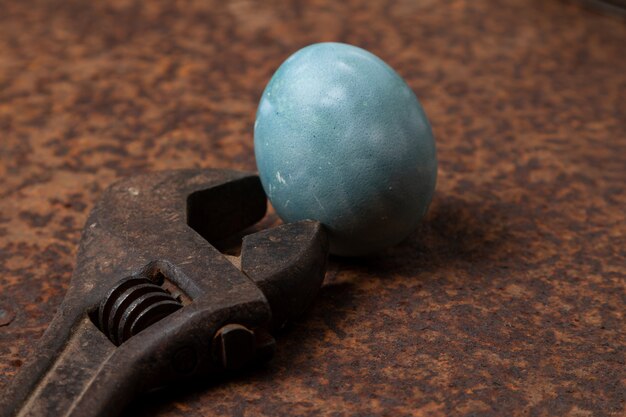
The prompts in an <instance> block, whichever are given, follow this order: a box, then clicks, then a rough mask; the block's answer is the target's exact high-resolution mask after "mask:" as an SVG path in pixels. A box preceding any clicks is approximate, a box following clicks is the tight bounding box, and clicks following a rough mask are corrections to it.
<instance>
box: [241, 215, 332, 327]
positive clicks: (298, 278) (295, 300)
mask: <svg viewBox="0 0 626 417" xmlns="http://www.w3.org/2000/svg"><path fill="white" fill-rule="evenodd" d="M327 258H328V238H327V235H326V231H325V229H324V227H323V226H322V225H321V224H320V223H319V222H317V221H312V220H303V221H299V222H295V223H287V224H284V225H281V226H278V227H275V228H272V229H268V230H263V231H260V232H257V233H254V234H252V235H248V236H246V237H245V238H244V239H243V242H242V247H241V270H242V271H243V272H244V273H245V274H246V275H247V276H248V277H249V278H250V279H251V280H252V281H254V282H255V283H256V284H257V286H258V287H259V288H260V289H261V291H262V292H263V294H264V295H265V297H266V298H267V300H268V302H269V304H270V308H271V310H272V322H271V328H272V330H278V329H280V328H282V327H284V325H285V324H286V323H287V322H289V321H292V320H294V319H295V318H297V317H298V316H299V315H301V314H302V313H303V312H304V311H305V310H306V309H307V308H308V307H309V306H310V305H311V303H312V302H313V299H314V298H315V295H316V294H317V292H318V291H319V288H320V286H321V284H322V281H323V280H324V274H325V272H326V264H327Z"/></svg>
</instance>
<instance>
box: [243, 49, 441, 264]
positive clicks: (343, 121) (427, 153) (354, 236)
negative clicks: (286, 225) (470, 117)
mask: <svg viewBox="0 0 626 417" xmlns="http://www.w3.org/2000/svg"><path fill="white" fill-rule="evenodd" d="M254 150H255V157H256V162H257V167H258V170H259V175H260V177H261V182H262V184H263V187H264V189H265V192H266V194H267V195H268V197H269V200H270V201H271V203H272V205H273V206H274V209H275V210H276V212H277V214H278V215H279V216H280V217H281V218H282V219H283V220H284V221H285V222H293V221H297V220H303V219H314V220H318V221H320V222H321V223H322V224H324V225H325V226H326V228H327V230H328V231H329V236H330V245H331V252H332V253H334V254H337V255H345V256H358V255H365V254H370V253H372V252H377V251H380V250H382V249H384V248H386V247H388V246H391V245H394V244H397V243H398V242H400V241H401V240H403V239H404V238H406V237H407V236H408V235H409V234H410V233H411V232H412V231H414V230H415V229H416V227H417V225H418V224H419V222H420V219H421V218H422V217H423V216H424V214H425V213H426V211H427V210H428V206H429V204H430V201H431V199H432V197H433V193H434V190H435V184H436V178H437V157H436V151H435V141H434V138H433V135H432V131H431V128H430V125H429V123H428V120H427V118H426V115H425V113H424V111H423V109H422V106H421V105H420V103H419V102H418V100H417V97H416V96H415V94H414V93H413V91H412V90H411V88H410V87H409V86H408V85H407V84H406V82H405V81H404V80H403V79H402V78H401V77H400V76H399V75H398V74H397V73H396V72H395V71H394V70H393V69H392V68H391V67H390V66H389V65H387V64H386V63H385V62H384V61H382V60H381V59H380V58H378V57H376V56H375V55H373V54H371V53H370V52H367V51H365V50H364V49H361V48H358V47H355V46H351V45H347V44H341V43H319V44H313V45H310V46H307V47H305V48H303V49H301V50H299V51H297V52H296V53H294V54H293V55H292V56H290V57H289V58H288V59H287V60H286V61H285V62H284V63H283V64H282V65H281V66H280V67H279V68H278V70H277V71H276V72H275V74H274V75H273V77H272V78H271V80H270V82H269V84H268V85H267V87H266V88H265V91H264V92H263V96H262V97H261V101H260V103H259V107H258V110H257V115H256V121H255V125H254Z"/></svg>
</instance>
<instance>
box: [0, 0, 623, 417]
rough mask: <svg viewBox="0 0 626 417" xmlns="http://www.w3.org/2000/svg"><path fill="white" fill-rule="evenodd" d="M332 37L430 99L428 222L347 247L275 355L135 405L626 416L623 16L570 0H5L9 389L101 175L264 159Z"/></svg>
mask: <svg viewBox="0 0 626 417" xmlns="http://www.w3.org/2000/svg"><path fill="white" fill-rule="evenodd" d="M329 40H334V41H343V42H348V43H352V44H356V45H358V46H362V47H365V48H367V49H369V50H371V51H372V52H374V53H376V54H377V55H379V56H380V57H382V58H383V59H384V60H386V61H387V62H388V63H389V64H391V65H392V66H393V67H394V68H396V69H397V70H398V71H399V73H400V74H401V75H403V76H404V77H405V78H406V80H407V81H408V83H409V84H410V85H411V87H412V88H413V89H414V90H415V92H416V93H417V95H418V97H419V98H420V100H421V101H422V104H423V105H424V108H425V109H426V112H427V114H428V116H429V118H430V120H431V122H432V125H433V129H434V132H435V135H436V137H437V146H438V151H439V159H440V170H439V184H438V189H437V194H436V197H435V200H434V202H433V205H432V207H431V210H430V212H429V214H428V216H427V218H426V219H425V221H424V223H423V225H422V226H421V228H420V230H418V231H417V233H415V234H414V235H413V236H412V237H411V238H410V239H409V240H408V241H406V242H405V243H403V244H401V245H399V246H398V247H396V248H393V249H390V250H389V251H387V252H386V253H383V254H380V256H378V257H374V258H370V259H361V260H351V261H347V260H339V259H337V260H334V261H333V262H332V264H331V267H330V271H329V273H328V275H327V281H326V285H325V287H324V289H323V291H322V293H321V295H320V297H319V299H318V301H317V303H316V305H315V306H314V308H313V309H312V310H311V311H310V312H309V313H308V314H307V315H306V316H305V317H304V318H303V319H302V320H301V321H300V322H299V323H296V325H295V326H293V328H292V329H291V330H290V331H288V332H287V333H286V334H284V335H283V336H282V337H281V338H280V340H279V345H278V352H277V356H276V358H275V359H274V360H273V361H272V362H271V363H269V364H268V365H267V366H265V367H264V368H261V369H257V370H253V371H250V372H248V373H246V374H243V375H241V376H239V377H236V378H233V379H232V380H230V381H227V382H224V383H222V384H209V383H206V384H197V385H195V386H192V387H185V388H183V389H176V390H172V391H171V392H167V393H161V394H159V395H151V396H150V395H149V396H146V397H145V398H143V399H141V400H140V401H138V402H137V403H135V404H134V405H133V409H132V410H131V411H129V413H128V415H129V416H130V415H141V416H200V415H202V416H259V415H264V416H274V415H285V416H289V415H294V416H305V415H310V416H356V415H363V416H367V415H387V416H400V415H414V416H443V415H462V416H464V415H467V416H469V415H498V416H510V415H520V416H521V415H530V416H554V415H566V416H591V415H593V416H603V415H615V416H617V415H624V413H625V410H624V408H625V404H624V401H625V398H624V397H625V393H626V371H625V369H626V364H625V356H626V355H625V346H626V325H625V322H624V313H625V309H626V307H625V306H626V249H625V247H626V214H625V212H626V22H625V21H624V20H619V19H617V18H614V17H611V16H605V15H601V14H597V13H595V12H593V11H591V10H588V9H585V8H583V7H581V6H580V5H579V4H578V3H575V2H574V3H571V2H563V1H557V0H553V1H539V0H534V1H533V0H507V1H496V0H471V1H470V0H466V1H463V0H446V1H443V0H421V1H418V0H405V1H395V2H375V1H356V0H351V1H345V2H344V1H337V0H335V1H321V0H319V1H310V2H306V3H305V2H296V1H288V2H280V1H259V2H251V1H242V0H237V1H205V0H196V1H178V2H174V1H166V0H163V1H155V0H146V1H130V0H126V1H123V0H120V1H107V2H104V1H91V0H85V1H79V0H58V1H52V0H50V1H46V0H39V1H37V0H28V1H27V0H19V1H11V0H0V291H1V293H0V309H2V310H3V311H4V314H5V315H4V316H3V317H4V319H5V320H4V321H6V318H7V317H8V316H9V315H12V314H14V315H15V317H14V319H13V320H12V321H11V322H10V323H9V324H8V325H5V326H2V327H0V388H1V387H3V386H6V385H7V384H10V383H11V379H12V376H13V375H14V374H15V373H16V372H17V370H18V369H19V368H20V366H21V365H22V363H23V362H24V361H25V360H26V358H27V357H28V356H29V355H33V354H36V353H37V352H36V343H35V342H36V340H37V338H38V337H40V336H41V334H42V332H43V331H44V329H45V327H46V326H47V323H48V322H49V321H50V319H51V318H52V315H53V314H54V312H55V308H56V307H57V306H58V305H59V303H60V301H61V299H62V298H63V295H64V292H65V290H66V289H67V287H68V284H69V280H70V275H71V271H72V268H73V265H74V256H75V253H76V246H77V242H78V239H79V237H80V230H81V228H82V226H83V222H84V221H85V219H86V216H87V213H88V212H89V210H90V208H91V207H92V205H93V203H94V201H95V200H96V198H97V197H98V195H99V194H100V192H101V191H102V190H103V188H104V187H106V186H107V185H108V184H109V183H111V182H112V181H114V180H115V179H117V178H119V177H121V176H124V175H128V174H133V173H138V172H144V171H148V170H158V169H166V168H180V167H229V168H240V169H246V170H254V169H255V163H254V158H253V147H252V125H253V122H254V112H255V109H256V104H257V102H258V99H259V97H260V94H261V91H262V89H263V88H264V86H265V84H266V82H267V81H268V79H269V77H270V75H271V74H272V73H273V71H274V70H275V69H276V68H277V66H278V65H279V64H280V63H281V62H282V60H284V59H285V58H287V56H288V55H289V54H291V53H292V52H294V51H296V50H297V49H298V48H300V47H302V46H305V45H307V44H309V43H313V42H318V41H329ZM2 321H3V320H2V317H0V322H2Z"/></svg>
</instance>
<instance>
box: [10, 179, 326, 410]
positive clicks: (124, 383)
mask: <svg viewBox="0 0 626 417" xmlns="http://www.w3.org/2000/svg"><path fill="white" fill-rule="evenodd" d="M265 210H266V198H265V195H264V193H263V190H262V187H261V184H260V181H259V179H258V177H256V176H255V175H251V174H245V173H241V172H235V171H223V170H183V171H165V172H159V173H155V174H148V175H140V176H137V177H132V178H129V179H127V180H124V181H121V182H118V183H116V184H114V185H112V186H111V187H110V188H109V189H107V191H105V193H104V194H103V196H102V197H101V199H100V200H99V202H98V203H97V204H96V206H95V207H94V209H93V210H92V213H91V214H90V216H89V219H88V221H87V224H86V225H85V228H84V230H83V236H82V238H81V244H80V248H79V251H78V260H77V266H76V269H75V271H74V274H73V276H72V281H71V283H70V288H69V289H68V293H67V295H66V297H65V299H64V301H63V303H62V305H61V307H60V308H59V311H58V312H57V314H56V316H55V318H54V319H53V321H52V323H51V325H50V326H49V328H48V330H46V332H45V334H44V336H43V337H42V340H41V342H40V346H39V348H38V355H37V356H36V357H35V358H34V360H32V361H31V362H30V364H29V365H27V366H25V367H23V368H22V370H21V371H20V373H18V375H17V377H16V379H15V380H14V383H13V384H12V385H10V386H9V388H8V390H7V392H6V393H5V395H3V396H0V417H9V416H48V415H49V416H52V415H54V416H56V415H63V416H81V417H83V416H84V417H90V416H93V417H96V416H110V417H112V416H115V415H117V414H119V413H120V412H121V411H122V409H123V408H124V406H125V405H126V404H127V403H128V402H129V401H130V400H132V398H133V397H134V396H135V395H136V394H138V393H140V392H142V391H146V390H149V389H152V388H155V387H159V386H163V385H165V384H167V383H171V382H175V381H179V380H183V379H189V378H194V377H206V376H208V375H217V374H220V373H223V372H224V371H229V370H233V369H240V368H242V367H244V366H246V365H249V364H250V363H252V362H255V361H260V360H266V359H269V358H270V357H271V355H272V353H273V346H274V339H273V338H272V337H271V335H270V333H269V332H268V330H274V329H276V328H279V327H281V326H282V325H283V324H284V323H285V322H286V321H288V320H292V319H293V318H295V317H296V316H297V315H298V314H299V313H301V312H302V310H303V309H304V307H305V306H307V305H308V304H310V302H311V301H312V299H313V297H314V295H315V293H316V292H317V290H318V289H319V286H320V285H321V282H322V279H323V276H324V271H325V267H326V254H327V249H328V243H327V240H326V234H325V232H324V230H323V228H322V227H321V225H319V223H316V222H310V221H304V222H298V223H294V224H287V225H283V226H279V227H277V228H274V229H271V230H267V231H262V232H258V233H256V234H253V235H250V236H248V237H246V238H244V240H243V244H242V255H241V269H239V268H237V267H235V266H234V265H233V264H232V263H231V262H229V260H227V259H226V257H225V256H223V255H222V254H221V253H220V252H219V251H217V250H216V249H215V248H214V247H213V246H212V245H211V244H210V243H209V241H207V239H212V240H213V239H221V238H223V237H225V236H227V235H228V234H231V233H235V232H238V231H240V230H242V229H244V228H246V227H248V226H250V225H252V224H253V223H255V222H256V221H258V220H260V219H261V218H262V217H263V216H264V215H265ZM124 283H127V284H124ZM120 288H122V289H121V290H119V289H120ZM148 296H149V297H148ZM142 297H143V298H142ZM150 297H152V298H151V299H152V300H153V301H155V300H156V303H153V304H151V303H149V302H148V303H144V301H145V299H146V298H150ZM142 303H144V304H142ZM158 303H164V304H165V305H167V308H166V309H162V308H161V307H160V306H162V305H163V304H158ZM141 306H143V307H141ZM146 306H147V307H146ZM168 309H169V310H168ZM143 313H145V314H147V319H145V320H144V321H143V322H141V321H140V319H139V317H140V316H141V314H143ZM165 313H168V314H165ZM150 314H152V316H150ZM157 319H160V320H157ZM135 322H139V324H136V325H135V327H133V323H135Z"/></svg>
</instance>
